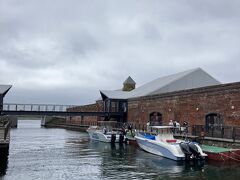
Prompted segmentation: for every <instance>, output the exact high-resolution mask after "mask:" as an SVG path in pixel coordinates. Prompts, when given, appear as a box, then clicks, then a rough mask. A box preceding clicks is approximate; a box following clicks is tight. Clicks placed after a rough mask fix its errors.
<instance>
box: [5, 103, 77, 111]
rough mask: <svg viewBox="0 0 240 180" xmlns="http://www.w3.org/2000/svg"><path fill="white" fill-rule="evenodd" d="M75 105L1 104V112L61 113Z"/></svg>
mask: <svg viewBox="0 0 240 180" xmlns="http://www.w3.org/2000/svg"><path fill="white" fill-rule="evenodd" d="M75 106H77V105H58V104H13V103H5V104H3V111H54V112H58V111H60V112H63V111H67V109H68V108H72V107H75Z"/></svg>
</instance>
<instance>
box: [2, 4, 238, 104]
mask: <svg viewBox="0 0 240 180" xmlns="http://www.w3.org/2000/svg"><path fill="white" fill-rule="evenodd" d="M239 8H240V2H239V1H237V0H233V1H230V2H229V1H224V0H213V1H209V0H196V1H189V0H183V1H178V0H175V1H164V0H160V1H159V0H153V1H147V0H131V1H127V0H126V1H114V0H113V1H107V0H106V1H98V0H92V1H83V0H68V1H66V0H53V1H48V0H43V1H37V0H23V1H21V2H19V1H17V0H0V84H13V88H12V90H11V91H10V92H9V94H8V95H7V97H6V99H5V101H11V102H14V101H18V102H20V101H21V102H26V103H31V102H32V103H38V102H39V103H40V102H41V103H55V102H56V103H62V104H85V103H89V102H94V100H96V99H97V98H98V97H99V92H98V90H99V89H119V88H121V86H122V82H123V81H124V80H125V78H127V77H128V75H131V76H132V77H133V78H134V79H135V80H136V82H137V85H141V84H144V83H146V82H148V81H151V80H152V79H155V78H157V77H160V76H164V75H168V74H171V73H175V72H179V71H183V70H186V69H190V68H195V67H202V68H203V69H205V70H206V71H207V72H209V73H210V74H211V75H213V76H214V77H216V78H217V79H218V80H219V81H222V82H224V83H226V82H233V81H239V77H240V76H239V75H240V73H239V72H240V65H239V60H238V59H239V55H240V54H239V45H240V24H239V21H240V11H239Z"/></svg>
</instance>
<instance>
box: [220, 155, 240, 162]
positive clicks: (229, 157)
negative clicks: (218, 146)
mask: <svg viewBox="0 0 240 180" xmlns="http://www.w3.org/2000/svg"><path fill="white" fill-rule="evenodd" d="M220 154H221V155H222V156H225V157H228V158H230V159H233V160H235V161H238V162H240V160H238V159H236V158H233V157H231V156H228V155H226V154H223V153H220Z"/></svg>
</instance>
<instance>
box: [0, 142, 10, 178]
mask: <svg viewBox="0 0 240 180" xmlns="http://www.w3.org/2000/svg"><path fill="white" fill-rule="evenodd" d="M8 154H9V149H8V147H4V148H0V177H1V176H3V175H5V174H6V171H7V166H8Z"/></svg>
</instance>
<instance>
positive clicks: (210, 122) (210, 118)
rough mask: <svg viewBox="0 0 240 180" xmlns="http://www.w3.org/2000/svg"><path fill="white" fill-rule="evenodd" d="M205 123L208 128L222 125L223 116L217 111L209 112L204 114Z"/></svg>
mask: <svg viewBox="0 0 240 180" xmlns="http://www.w3.org/2000/svg"><path fill="white" fill-rule="evenodd" d="M205 123H206V124H205V125H206V129H207V130H208V129H209V128H210V127H215V128H218V127H222V126H223V125H224V119H223V116H222V115H221V114H219V113H209V114H207V115H206V116H205Z"/></svg>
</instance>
